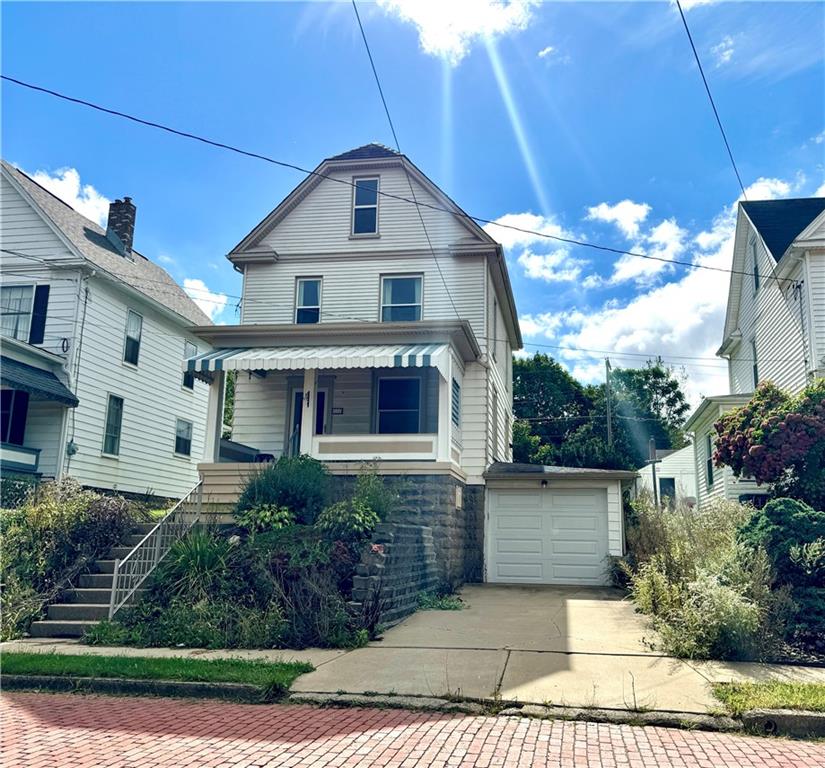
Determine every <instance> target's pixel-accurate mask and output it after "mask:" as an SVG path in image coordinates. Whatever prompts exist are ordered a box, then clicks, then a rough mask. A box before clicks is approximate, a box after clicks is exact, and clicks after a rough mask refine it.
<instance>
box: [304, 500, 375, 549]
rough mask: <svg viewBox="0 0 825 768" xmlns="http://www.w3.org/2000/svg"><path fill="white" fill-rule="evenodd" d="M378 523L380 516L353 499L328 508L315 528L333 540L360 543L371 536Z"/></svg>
mask: <svg viewBox="0 0 825 768" xmlns="http://www.w3.org/2000/svg"><path fill="white" fill-rule="evenodd" d="M378 522H379V518H378V515H377V514H376V513H375V511H374V510H373V509H372V508H371V507H369V506H367V505H366V504H365V503H364V502H363V501H361V500H360V499H356V498H353V499H349V500H347V501H339V502H336V503H335V504H333V505H332V506H331V507H327V508H326V509H325V510H324V511H323V512H321V514H320V515H318V519H317V520H316V521H315V527H316V528H317V529H318V530H319V531H322V532H323V533H324V534H325V535H327V536H329V537H330V538H331V539H340V540H342V541H358V540H360V539H364V538H366V537H367V536H369V534H371V533H372V531H373V530H374V529H375V526H376V525H378Z"/></svg>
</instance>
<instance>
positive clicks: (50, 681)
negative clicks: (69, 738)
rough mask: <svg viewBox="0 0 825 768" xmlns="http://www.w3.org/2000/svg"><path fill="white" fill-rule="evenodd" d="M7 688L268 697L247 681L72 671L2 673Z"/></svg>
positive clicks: (256, 700) (251, 700)
mask: <svg viewBox="0 0 825 768" xmlns="http://www.w3.org/2000/svg"><path fill="white" fill-rule="evenodd" d="M0 687H2V688H3V689H4V690H7V691H32V690H35V691H54V692H57V693H102V694H107V695H114V696H124V695H125V696H167V697H172V698H181V699H221V700H223V701H237V702H243V703H245V704H261V703H265V702H267V701H268V699H267V697H266V694H265V692H264V690H263V689H262V688H259V687H258V686H255V685H249V684H247V683H197V682H187V681H178V680H133V679H130V678H114V677H71V676H68V675H0Z"/></svg>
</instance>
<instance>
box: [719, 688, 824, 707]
mask: <svg viewBox="0 0 825 768" xmlns="http://www.w3.org/2000/svg"><path fill="white" fill-rule="evenodd" d="M713 695H714V696H716V698H717V699H719V700H720V701H721V702H723V703H724V704H725V706H726V707H727V709H728V711H729V712H730V713H731V714H733V715H740V714H742V712H746V711H747V710H749V709H807V710H810V711H812V712H825V683H782V682H770V683H716V684H715V685H714V686H713Z"/></svg>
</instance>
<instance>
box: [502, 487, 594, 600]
mask: <svg viewBox="0 0 825 768" xmlns="http://www.w3.org/2000/svg"><path fill="white" fill-rule="evenodd" d="M488 501H489V507H490V509H489V516H488V518H487V530H486V542H487V545H486V551H487V563H486V566H487V580H488V581H492V582H498V583H516V584H518V583H521V584H590V585H601V584H608V583H609V579H608V576H607V572H606V571H607V563H608V561H607V555H608V543H607V491H606V490H605V489H604V488H582V489H571V490H551V489H547V490H538V489H536V490H491V491H490V493H489V496H488Z"/></svg>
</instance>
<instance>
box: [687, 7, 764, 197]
mask: <svg viewBox="0 0 825 768" xmlns="http://www.w3.org/2000/svg"><path fill="white" fill-rule="evenodd" d="M676 7H677V8H678V9H679V15H680V16H681V17H682V24H684V26H685V32H687V37H688V41H689V42H690V47H691V49H692V50H693V58H694V59H696V65H697V66H698V67H699V74H700V75H702V82H703V83H704V84H705V91H706V92H707V94H708V101H710V106H711V107H712V108H713V114H714V116H715V117H716V124H717V125H718V126H719V132H720V133H721V134H722V140H723V141H724V142H725V149H727V150H728V157H729V158H730V164H731V165H732V166H733V172H734V173H735V174H736V180H737V181H738V182H739V189H741V190H742V197H743V198H744V199H745V200H747V199H748V195H747V193H746V192H745V185H744V184H743V183H742V177H741V176H740V175H739V169H738V168H737V167H736V160H734V159H733V152H732V151H731V148H730V143H729V142H728V137H727V134H726V133H725V129H724V127H723V126H722V119H721V118H720V117H719V110H718V109H716V102H714V100H713V94H711V92H710V85H708V79H707V77H705V70H704V67H702V61H701V59H700V58H699V52H698V51H697V50H696V46H695V45H694V43H693V35H691V34H690V27H689V26H688V23H687V18H686V17H685V12H684V10H682V3H681V2H680V0H676Z"/></svg>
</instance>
